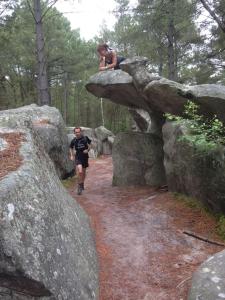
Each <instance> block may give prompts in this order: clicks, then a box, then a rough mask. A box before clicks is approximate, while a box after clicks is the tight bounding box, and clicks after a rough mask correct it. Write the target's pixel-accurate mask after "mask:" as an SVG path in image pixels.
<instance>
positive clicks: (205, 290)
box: [188, 251, 225, 300]
mask: <svg viewBox="0 0 225 300" xmlns="http://www.w3.org/2000/svg"><path fill="white" fill-rule="evenodd" d="M224 261H225V251H222V252H219V253H217V254H215V255H213V256H210V257H209V258H208V259H207V260H206V261H205V262H204V263H203V264H201V266H200V267H199V268H198V270H197V271H196V272H195V273H194V276H193V278H192V285H191V290H190V292H189V296H188V300H196V299H199V300H200V299H204V300H222V299H225V281H224V278H225V268H224Z"/></svg>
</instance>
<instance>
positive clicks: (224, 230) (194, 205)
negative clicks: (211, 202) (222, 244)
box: [173, 193, 225, 240]
mask: <svg viewBox="0 0 225 300" xmlns="http://www.w3.org/2000/svg"><path fill="white" fill-rule="evenodd" d="M173 195H174V197H175V199H176V200H177V201H180V202H182V203H184V205H185V206H187V207H190V208H191V209H193V210H195V211H200V212H201V214H204V215H207V216H211V217H212V218H213V219H214V220H215V221H216V233H217V234H218V235H219V236H220V238H221V239H223V240H225V216H224V215H222V214H215V213H213V212H212V211H211V210H210V209H209V208H208V207H206V206H205V205H203V204H202V203H201V202H200V201H198V200H197V199H195V198H192V197H189V196H186V195H183V194H180V193H173Z"/></svg>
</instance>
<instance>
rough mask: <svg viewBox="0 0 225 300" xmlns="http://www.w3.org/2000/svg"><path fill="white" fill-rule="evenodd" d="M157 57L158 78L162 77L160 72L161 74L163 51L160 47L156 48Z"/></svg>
mask: <svg viewBox="0 0 225 300" xmlns="http://www.w3.org/2000/svg"><path fill="white" fill-rule="evenodd" d="M158 55H159V64H158V72H159V76H162V72H163V51H162V47H159V48H158Z"/></svg>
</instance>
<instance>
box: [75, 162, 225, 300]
mask: <svg viewBox="0 0 225 300" xmlns="http://www.w3.org/2000/svg"><path fill="white" fill-rule="evenodd" d="M70 193H71V194H72V196H73V197H75V198H76V199H77V201H78V202H79V203H80V204H81V206H82V207H83V208H84V209H85V211H86V212H87V214H88V215H89V216H90V220H91V224H92V226H93V228H94V231H95V238H96V246H97V252H98V257H99V265H100V300H186V299H187V293H188V289H189V287H190V282H191V276H192V273H193V271H194V270H195V269H196V268H197V267H198V265H199V264H200V263H201V262H202V261H203V260H205V259H206V258H207V257H208V256H209V255H211V254H212V253H215V252H218V251H221V250H223V247H219V246H215V245H211V244H209V243H205V242H203V241H200V240H197V239H195V238H192V237H189V236H187V235H184V234H183V233H182V231H183V230H192V231H194V232H196V233H198V234H201V235H204V236H206V237H207V238H212V237H214V239H215V238H216V237H215V236H214V235H213V230H214V227H215V223H214V221H213V220H212V219H211V218H210V217H207V216H206V215H205V214H204V215H203V214H202V213H201V211H193V210H192V209H191V208H188V207H185V206H184V205H183V204H182V203H179V202H178V201H177V200H175V199H174V198H173V196H172V195H171V194H170V193H168V192H160V191H159V190H158V191H157V190H156V189H153V188H150V187H126V188H124V187H123V188H121V187H112V160H111V157H102V158H101V159H98V160H92V161H90V168H89V170H88V175H87V180H86V187H85V191H84V193H83V195H82V196H77V195H76V188H74V187H73V188H70ZM210 228H212V231H211V230H210Z"/></svg>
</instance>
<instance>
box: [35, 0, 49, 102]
mask: <svg viewBox="0 0 225 300" xmlns="http://www.w3.org/2000/svg"><path fill="white" fill-rule="evenodd" d="M33 1H34V19H35V30H36V55H37V90H38V104H39V105H45V104H47V105H50V104H51V97H50V93H49V84H48V76H47V60H46V56H45V52H44V47H45V45H44V33H43V26H42V25H43V24H42V13H41V3H40V0H33Z"/></svg>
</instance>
